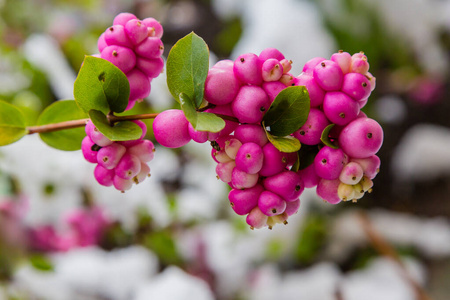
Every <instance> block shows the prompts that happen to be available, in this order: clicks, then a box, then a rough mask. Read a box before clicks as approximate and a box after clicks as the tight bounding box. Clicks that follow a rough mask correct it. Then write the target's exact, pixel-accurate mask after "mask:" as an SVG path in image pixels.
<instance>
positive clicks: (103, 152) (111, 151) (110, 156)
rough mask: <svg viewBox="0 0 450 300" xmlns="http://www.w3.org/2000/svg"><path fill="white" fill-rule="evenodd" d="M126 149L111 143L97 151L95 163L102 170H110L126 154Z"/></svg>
mask: <svg viewBox="0 0 450 300" xmlns="http://www.w3.org/2000/svg"><path fill="white" fill-rule="evenodd" d="M126 150H127V149H126V148H125V147H124V146H122V145H120V144H119V143H113V144H111V145H109V146H106V147H103V148H101V149H100V150H98V153H97V162H98V164H99V165H101V166H102V167H103V168H105V169H108V170H111V169H114V168H115V167H116V166H117V164H118V163H119V161H120V159H121V158H122V156H123V155H124V154H125V152H126Z"/></svg>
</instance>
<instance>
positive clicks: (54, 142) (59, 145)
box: [37, 100, 87, 151]
mask: <svg viewBox="0 0 450 300" xmlns="http://www.w3.org/2000/svg"><path fill="white" fill-rule="evenodd" d="M85 118H87V115H86V113H84V112H83V110H81V109H80V108H79V107H78V106H77V104H76V103H75V101H74V100H64V101H56V102H54V103H53V104H51V105H49V106H47V108H46V109H45V110H44V111H43V112H42V113H41V115H40V116H39V118H38V121H37V125H47V124H54V123H60V122H65V121H71V120H79V119H85ZM39 136H40V137H41V139H42V140H43V141H44V142H45V143H46V144H47V145H49V146H51V147H53V148H56V149H59V150H65V151H74V150H79V149H80V148H81V141H82V140H83V138H84V137H85V136H86V133H85V131H84V127H79V128H71V129H64V130H58V131H54V132H43V133H40V134H39Z"/></svg>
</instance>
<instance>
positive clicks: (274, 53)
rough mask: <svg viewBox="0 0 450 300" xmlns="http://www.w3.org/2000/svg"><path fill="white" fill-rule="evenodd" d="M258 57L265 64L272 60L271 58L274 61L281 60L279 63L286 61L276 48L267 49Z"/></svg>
mask: <svg viewBox="0 0 450 300" xmlns="http://www.w3.org/2000/svg"><path fill="white" fill-rule="evenodd" d="M258 57H259V59H260V60H261V61H263V62H264V61H266V60H268V59H271V58H274V59H276V60H279V61H280V60H282V59H284V55H283V53H281V52H280V51H279V50H278V49H276V48H266V49H264V50H263V51H261V53H260V54H259V56H258Z"/></svg>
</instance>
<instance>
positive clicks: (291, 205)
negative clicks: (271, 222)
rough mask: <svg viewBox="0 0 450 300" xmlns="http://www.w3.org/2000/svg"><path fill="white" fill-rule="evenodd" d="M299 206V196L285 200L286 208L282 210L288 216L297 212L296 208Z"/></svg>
mask: <svg viewBox="0 0 450 300" xmlns="http://www.w3.org/2000/svg"><path fill="white" fill-rule="evenodd" d="M299 208H300V198H298V199H296V200H294V201H289V202H286V209H285V210H284V213H286V214H287V215H288V216H292V215H294V214H296V213H297V212H298V209H299Z"/></svg>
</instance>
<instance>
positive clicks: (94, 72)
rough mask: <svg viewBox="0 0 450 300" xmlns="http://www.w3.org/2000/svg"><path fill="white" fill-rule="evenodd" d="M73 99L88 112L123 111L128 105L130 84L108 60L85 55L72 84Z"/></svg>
mask: <svg viewBox="0 0 450 300" xmlns="http://www.w3.org/2000/svg"><path fill="white" fill-rule="evenodd" d="M74 95H75V101H76V102H77V104H78V105H79V106H80V107H81V109H82V110H84V111H85V112H86V113H88V112H89V111H90V110H91V109H95V110H99V111H101V112H103V113H105V114H107V113H108V112H109V111H113V112H123V111H124V110H125V109H126V107H127V105H128V98H129V96H130V84H129V82H128V79H127V77H126V76H125V74H124V73H123V72H122V71H121V70H120V69H119V68H117V67H116V66H114V65H113V64H112V63H110V62H109V61H107V60H105V59H102V58H98V57H93V56H86V57H85V59H84V62H83V65H82V67H81V69H80V72H79V73H78V77H77V79H76V80H75V84H74Z"/></svg>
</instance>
